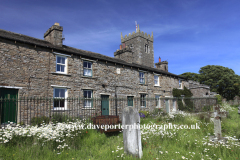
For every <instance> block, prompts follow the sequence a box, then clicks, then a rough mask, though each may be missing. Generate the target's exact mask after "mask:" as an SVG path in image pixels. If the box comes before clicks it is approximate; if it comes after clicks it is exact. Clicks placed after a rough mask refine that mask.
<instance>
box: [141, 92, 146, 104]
mask: <svg viewBox="0 0 240 160" xmlns="http://www.w3.org/2000/svg"><path fill="white" fill-rule="evenodd" d="M140 105H141V107H146V94H141V95H140Z"/></svg>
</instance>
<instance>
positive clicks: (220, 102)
mask: <svg viewBox="0 0 240 160" xmlns="http://www.w3.org/2000/svg"><path fill="white" fill-rule="evenodd" d="M215 97H216V98H217V103H218V104H222V96H221V95H215Z"/></svg>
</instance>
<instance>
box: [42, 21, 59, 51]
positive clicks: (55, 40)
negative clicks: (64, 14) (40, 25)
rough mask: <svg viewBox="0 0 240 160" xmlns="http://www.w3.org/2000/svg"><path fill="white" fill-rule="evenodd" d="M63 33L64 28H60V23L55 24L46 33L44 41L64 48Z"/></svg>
mask: <svg viewBox="0 0 240 160" xmlns="http://www.w3.org/2000/svg"><path fill="white" fill-rule="evenodd" d="M62 31H63V27H62V26H60V25H59V23H55V24H54V25H53V26H52V27H51V28H49V29H48V30H47V31H46V32H45V33H44V40H46V41H48V42H50V43H52V44H53V45H56V46H59V47H62V41H63V37H62Z"/></svg>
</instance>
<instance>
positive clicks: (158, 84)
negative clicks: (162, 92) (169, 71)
mask: <svg viewBox="0 0 240 160" xmlns="http://www.w3.org/2000/svg"><path fill="white" fill-rule="evenodd" d="M155 76H157V78H158V79H157V84H156V83H155ZM154 86H160V83H159V75H156V74H155V75H154Z"/></svg>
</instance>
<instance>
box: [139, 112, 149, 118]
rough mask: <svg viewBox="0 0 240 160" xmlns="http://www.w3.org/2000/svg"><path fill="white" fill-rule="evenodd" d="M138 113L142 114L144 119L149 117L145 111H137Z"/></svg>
mask: <svg viewBox="0 0 240 160" xmlns="http://www.w3.org/2000/svg"><path fill="white" fill-rule="evenodd" d="M139 113H140V114H141V113H142V114H144V115H145V117H146V118H147V117H148V116H149V112H147V111H139Z"/></svg>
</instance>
